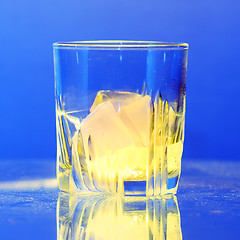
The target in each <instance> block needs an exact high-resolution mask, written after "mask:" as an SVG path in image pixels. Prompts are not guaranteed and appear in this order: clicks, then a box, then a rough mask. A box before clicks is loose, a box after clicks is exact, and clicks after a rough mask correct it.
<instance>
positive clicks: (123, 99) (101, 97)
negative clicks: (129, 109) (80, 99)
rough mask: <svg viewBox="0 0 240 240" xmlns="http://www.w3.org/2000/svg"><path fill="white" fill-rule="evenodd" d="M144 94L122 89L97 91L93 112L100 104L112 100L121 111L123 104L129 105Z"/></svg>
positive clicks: (117, 109) (116, 108)
mask: <svg viewBox="0 0 240 240" xmlns="http://www.w3.org/2000/svg"><path fill="white" fill-rule="evenodd" d="M141 97H142V96H141V95H140V94H137V93H132V92H122V91H109V90H103V91H99V92H98V93H97V96H96V98H95V100H94V102H93V105H92V107H91V109H90V111H91V112H92V111H93V110H94V109H95V108H96V107H97V106H98V105H99V104H101V103H103V102H106V101H111V103H112V104H113V106H114V108H115V110H116V111H119V110H120V108H121V106H124V105H128V104H129V103H131V102H133V101H135V100H137V99H139V98H141Z"/></svg>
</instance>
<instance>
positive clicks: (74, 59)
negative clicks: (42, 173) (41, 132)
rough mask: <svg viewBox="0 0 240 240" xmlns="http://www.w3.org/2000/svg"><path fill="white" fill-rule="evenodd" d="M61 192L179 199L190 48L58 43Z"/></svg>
mask: <svg viewBox="0 0 240 240" xmlns="http://www.w3.org/2000/svg"><path fill="white" fill-rule="evenodd" d="M53 47H54V60H55V80H56V81H55V82H56V114H57V116H56V117H57V141H58V144H57V145H58V149H57V152H58V174H57V176H58V182H59V188H60V189H61V190H63V191H65V192H70V193H76V192H77V193H84V192H87V191H88V192H112V193H116V192H118V193H124V194H125V195H128V196H129V195H138V196H159V195H165V194H175V193H176V191H177V187H178V181H179V177H180V170H181V157H182V151H183V141H184V122H185V97H186V71H187V51H188V50H187V49H188V44H186V43H176V44H174V43H163V42H134V41H94V42H70V43H55V44H54V45H53Z"/></svg>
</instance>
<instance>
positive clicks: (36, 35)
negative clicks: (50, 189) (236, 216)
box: [0, 0, 240, 161]
mask: <svg viewBox="0 0 240 240" xmlns="http://www.w3.org/2000/svg"><path fill="white" fill-rule="evenodd" d="M239 13H240V2H239V1H237V0H212V1H209V0H202V1H192V0H170V1H161V0H145V1H143V0H138V1H137V0H118V1H114V0H106V1H104V0H103V1H99V0H68V1H66V0H64V1H63V0H50V1H49V0H48V1H47V0H41V1H30V0H21V1H19V0H8V1H4V0H3V1H1V2H0V80H1V87H0V104H1V114H0V116H1V118H0V159H2V160H3V159H13V158H17V159H25V160H26V159H29V161H30V160H31V159H36V158H45V159H52V160H54V159H55V157H56V137H55V135H56V133H55V103H54V74H53V56H52V43H53V42H56V41H74V40H102V39H124V40H160V41H184V42H188V43H189V45H190V49H189V64H188V76H187V114H186V138H185V139H186V140H185V148H184V157H185V158H199V159H231V160H240V158H239V154H238V151H237V150H238V145H239V144H238V140H239V136H240V130H239V117H240V113H239V107H240V104H239V100H238V96H239V93H240V91H239V89H240V71H239V70H240V58H239V56H240V48H239V39H240V14H239Z"/></svg>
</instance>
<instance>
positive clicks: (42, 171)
mask: <svg viewBox="0 0 240 240" xmlns="http://www.w3.org/2000/svg"><path fill="white" fill-rule="evenodd" d="M239 222H240V162H222V161H221V162H220V161H219V162H218V161H200V160H196V161H189V160H183V163H182V175H181V179H180V184H179V191H178V193H177V195H176V196H174V197H172V198H167V199H160V198H159V199H156V200H147V199H145V198H141V199H140V198H125V199H122V198H119V197H114V196H108V197H106V196H104V197H103V196H101V195H97V196H96V195H94V196H89V195H88V196H81V197H70V196H69V195H67V194H64V193H59V191H58V189H57V181H56V179H55V163H54V161H52V160H49V161H47V160H44V161H31V162H29V161H23V160H18V161H5V162H4V161H2V162H0V236H1V238H0V239H10V240H11V239H24V240H25V239H36V240H38V239H44V240H48V239H58V240H60V239H61V240H62V239H113V240H114V239H124V240H127V239H168V240H173V239H176V240H177V239H185V240H186V239H187V240H188V239H195V240H196V239H240V237H239Z"/></svg>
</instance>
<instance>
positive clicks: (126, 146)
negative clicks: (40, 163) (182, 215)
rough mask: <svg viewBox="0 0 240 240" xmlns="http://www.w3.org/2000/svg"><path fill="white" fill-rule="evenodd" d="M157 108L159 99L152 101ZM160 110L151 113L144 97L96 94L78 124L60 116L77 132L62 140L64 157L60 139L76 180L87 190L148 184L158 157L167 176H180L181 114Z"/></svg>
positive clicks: (157, 167)
mask: <svg viewBox="0 0 240 240" xmlns="http://www.w3.org/2000/svg"><path fill="white" fill-rule="evenodd" d="M161 104H162V102H161V99H160V101H159V102H158V103H155V105H156V106H157V107H158V106H159V105H161ZM155 105H154V106H155ZM156 106H155V108H156ZM164 106H165V108H164V111H162V112H163V114H162V115H161V114H159V113H157V112H155V113H153V111H152V109H151V98H150V96H148V95H145V96H142V95H140V94H137V93H130V92H111V91H100V92H98V94H97V95H96V98H95V100H94V102H93V104H92V107H91V109H90V113H89V114H88V116H87V117H85V118H84V119H83V120H82V121H81V123H80V120H79V118H77V117H75V116H74V115H73V114H72V113H61V114H64V115H65V119H67V121H68V122H69V124H73V125H74V126H75V129H76V132H75V134H74V136H73V137H72V139H71V140H69V139H67V138H66V137H65V138H64V137H63V138H62V139H63V143H62V146H63V147H64V146H65V149H62V152H63V153H65V156H68V155H70V154H67V152H68V151H67V144H66V143H65V144H64V141H65V142H67V141H69V142H71V143H69V145H70V144H71V147H72V152H71V157H72V162H73V164H74V173H75V175H77V177H78V180H76V179H74V181H82V182H83V187H85V188H86V189H90V190H93V189H95V188H97V190H100V191H101V190H103V191H110V192H115V191H116V186H117V184H118V185H119V184H120V185H121V184H122V182H123V181H147V179H148V178H149V175H150V174H151V172H152V173H153V174H157V173H156V172H159V171H161V168H163V167H164V165H163V163H161V161H162V160H161V159H166V161H165V162H166V166H165V167H166V168H167V174H168V178H172V177H175V176H177V175H179V173H180V167H181V157H182V151H183V127H182V126H183V125H184V122H183V116H182V115H179V114H178V113H176V110H175V109H174V108H173V107H168V104H165V105H164ZM166 106H167V107H166ZM155 111H156V110H155ZM164 114H165V115H164ZM159 116H160V117H159ZM164 119H167V120H164ZM153 123H154V125H153ZM176 126H177V127H176ZM58 131H60V133H61V126H60V127H59V129H58ZM62 132H63V131H62ZM62 135H64V134H62ZM164 139H165V140H164ZM63 147H62V148H63ZM62 168H64V164H62ZM68 169H71V166H70V167H68ZM62 178H63V177H62ZM79 179H80V180H79ZM95 185H97V187H96V186H95ZM66 188H68V187H66ZM72 191H74V190H72Z"/></svg>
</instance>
